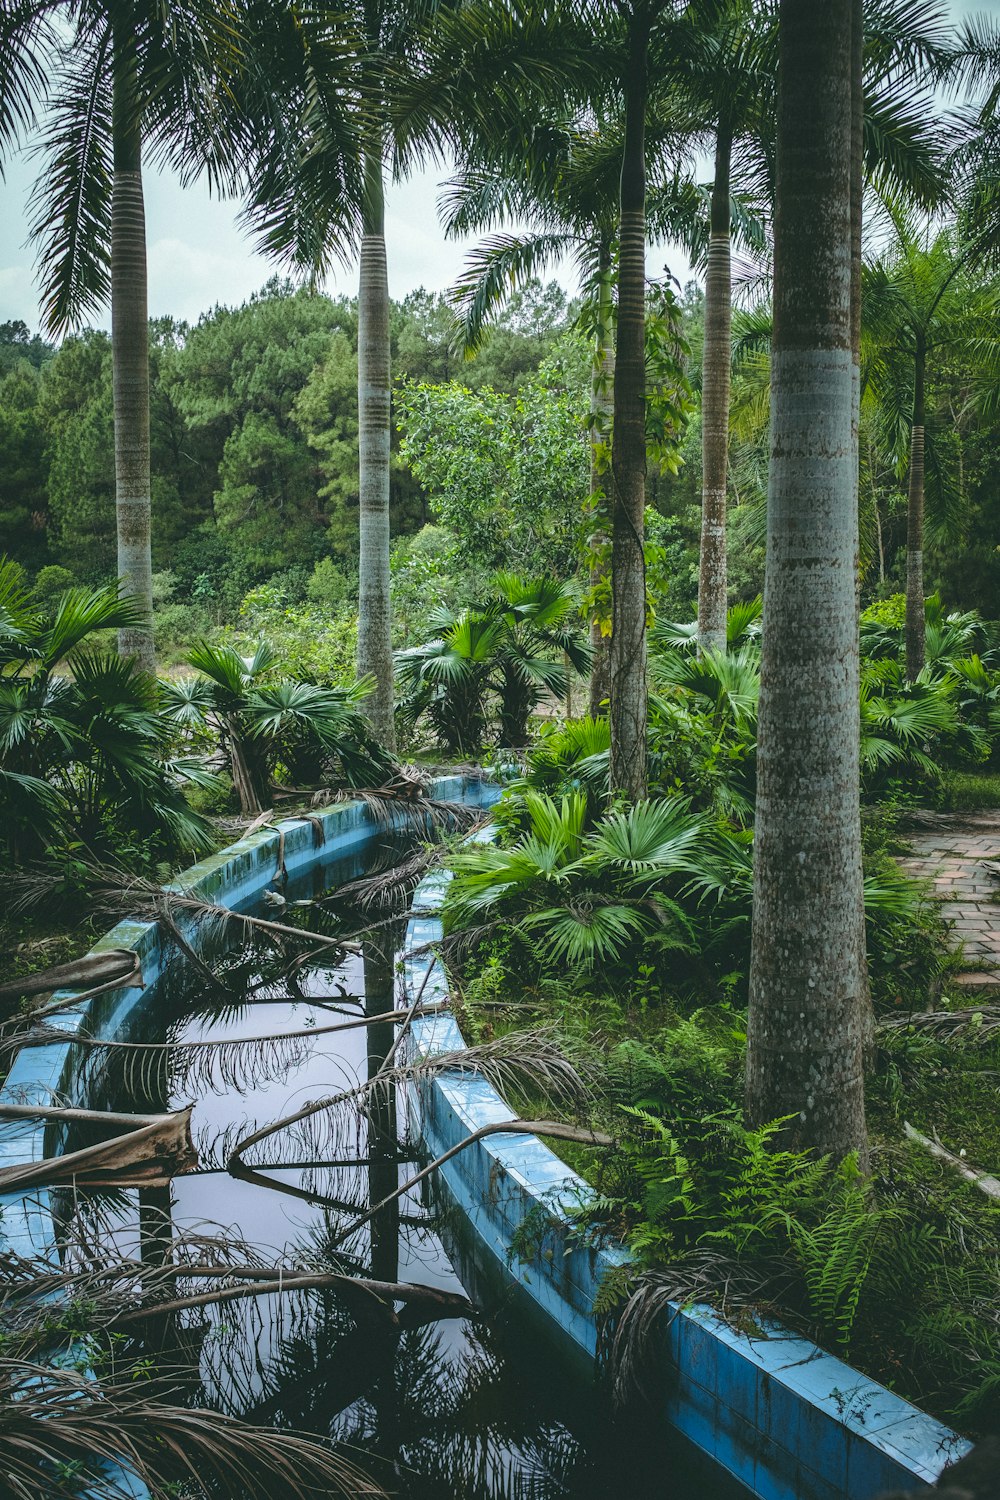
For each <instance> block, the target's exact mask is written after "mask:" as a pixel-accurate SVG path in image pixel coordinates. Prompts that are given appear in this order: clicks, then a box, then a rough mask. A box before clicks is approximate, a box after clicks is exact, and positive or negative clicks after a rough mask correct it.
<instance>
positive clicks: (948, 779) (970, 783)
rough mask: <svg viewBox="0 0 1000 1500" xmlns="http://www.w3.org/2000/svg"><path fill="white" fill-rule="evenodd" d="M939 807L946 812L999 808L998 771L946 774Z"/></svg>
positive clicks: (950, 772)
mask: <svg viewBox="0 0 1000 1500" xmlns="http://www.w3.org/2000/svg"><path fill="white" fill-rule="evenodd" d="M941 806H942V807H943V809H944V810H945V811H946V812H978V811H982V810H984V809H987V808H994V807H997V808H1000V770H983V771H949V772H947V774H946V776H945V781H944V790H943V799H942V803H941Z"/></svg>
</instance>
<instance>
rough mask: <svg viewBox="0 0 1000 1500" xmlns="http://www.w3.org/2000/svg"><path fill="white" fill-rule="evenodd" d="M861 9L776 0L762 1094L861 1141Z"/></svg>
mask: <svg viewBox="0 0 1000 1500" xmlns="http://www.w3.org/2000/svg"><path fill="white" fill-rule="evenodd" d="M854 21H855V16H854V4H853V0H829V3H828V4H826V5H824V6H821V7H816V6H815V5H813V4H812V3H811V0H781V5H780V12H779V55H780V62H779V104H778V118H777V209H776V217H775V322H774V342H773V368H772V419H771V420H772V438H771V471H770V489H769V497H768V547H767V572H766V582H765V596H764V631H763V643H762V667H761V692H760V708H759V740H758V795H757V821H756V835H755V851H754V905H753V925H752V955H751V967H750V1009H749V1019H748V1030H747V1112H748V1115H749V1117H750V1119H751V1120H753V1121H757V1122H759V1121H764V1120H773V1119H775V1118H778V1117H785V1116H790V1117H791V1119H790V1121H789V1126H788V1133H789V1135H790V1137H791V1138H793V1139H794V1140H797V1141H799V1142H800V1143H801V1144H803V1145H807V1146H812V1147H814V1148H815V1149H816V1150H818V1151H824V1152H826V1151H829V1152H832V1153H833V1154H835V1155H836V1156H838V1157H839V1156H842V1155H843V1154H844V1153H845V1152H848V1151H851V1150H855V1151H857V1152H858V1153H859V1155H860V1156H861V1157H862V1158H863V1157H864V1155H865V1153H866V1149H867V1135H866V1125H865V1105H864V1068H863V1052H864V1041H865V1036H866V1028H867V975H866V967H865V941H864V912H863V890H862V877H861V823H860V809H859V737H860V728H859V710H858V701H859V700H858V693H859V665H858V637H857V617H856V603H855V563H854V559H855V555H856V551H857V507H856V504H855V481H854V474H855V466H856V449H855V443H856V435H855V434H856V429H855V424H854V374H853V366H854V359H853V348H852V329H853V320H852V269H851V263H852V204H853V201H854V198H853V191H854V190H853V187H852V175H853V174H852V163H853V162H854V155H853V153H852V149H851V137H852V131H853V120H854V113H855V112H854V108H853V97H852V96H853V89H852V71H853V70H852V55H853V52H854V48H853V38H852V32H853V26H854Z"/></svg>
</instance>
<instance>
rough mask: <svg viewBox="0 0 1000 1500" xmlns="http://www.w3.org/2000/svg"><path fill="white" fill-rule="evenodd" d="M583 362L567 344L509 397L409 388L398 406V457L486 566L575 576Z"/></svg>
mask: <svg viewBox="0 0 1000 1500" xmlns="http://www.w3.org/2000/svg"><path fill="white" fill-rule="evenodd" d="M588 364H589V356H588V353H587V350H586V348H585V346H583V345H582V344H581V343H580V342H579V341H573V340H569V341H565V342H564V343H563V345H562V347H561V350H560V357H559V358H558V359H556V360H552V361H550V362H549V363H547V364H546V365H544V366H543V367H542V369H541V370H540V371H539V372H538V374H537V375H536V376H535V377H534V378H533V379H532V380H530V381H528V382H527V383H526V384H525V385H524V386H523V387H522V389H521V390H520V391H519V393H518V394H517V395H516V396H506V395H502V394H499V393H498V392H496V391H493V390H490V389H482V390H479V391H471V390H469V389H468V388H467V387H465V386H462V385H458V384H456V383H452V384H451V385H447V386H429V385H406V386H404V387H403V388H402V389H401V391H400V392H399V395H398V398H397V406H398V411H399V423H400V430H401V432H402V434H403V442H402V454H403V458H404V460H405V461H406V462H407V463H408V465H409V466H410V468H411V470H412V471H413V473H414V474H415V475H416V477H417V478H418V479H419V480H420V481H421V483H422V484H423V485H425V486H426V488H427V490H428V491H429V493H430V497H431V505H432V508H433V510H434V514H435V517H436V519H439V520H440V521H441V522H442V523H443V524H444V525H445V526H447V527H448V529H449V530H450V531H452V532H453V533H454V535H455V536H456V537H458V538H459V539H460V542H461V544H462V546H463V547H465V548H466V549H467V550H468V555H469V557H470V558H471V559H472V560H473V561H474V562H477V563H479V564H481V565H483V566H485V567H506V568H516V567H517V566H518V565H519V564H520V563H521V562H522V561H523V559H524V558H525V557H531V558H532V559H533V560H537V561H538V562H540V563H542V564H543V565H544V566H545V567H546V568H548V569H549V570H550V571H551V572H553V573H554V574H556V575H557V576H564V577H565V576H567V575H568V574H571V573H572V572H573V571H575V566H576V557H577V551H578V548H579V546H580V545H581V543H582V541H583V538H584V530H585V527H586V517H585V514H584V510H583V500H584V497H585V496H586V495H587V492H588V444H587V439H586V436H585V433H586V422H587V411H588V405H589V398H588V393H587V384H588V379H587V377H588V368H587V367H588Z"/></svg>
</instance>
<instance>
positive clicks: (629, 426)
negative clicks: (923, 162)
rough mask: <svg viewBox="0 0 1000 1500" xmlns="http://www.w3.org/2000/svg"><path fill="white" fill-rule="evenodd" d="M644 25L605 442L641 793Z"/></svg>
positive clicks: (629, 118)
mask: <svg viewBox="0 0 1000 1500" xmlns="http://www.w3.org/2000/svg"><path fill="white" fill-rule="evenodd" d="M648 40H649V22H648V19H647V18H646V17H645V16H641V17H638V18H633V20H632V23H631V27H630V35H629V59H628V70H627V73H626V76H625V143H624V148H623V150H622V175H621V198H620V219H619V234H618V245H619V250H618V257H619V259H618V330H617V348H616V352H615V407H614V431H613V434H612V445H611V502H612V510H611V691H610V698H609V719H610V729H611V778H610V779H611V791H612V794H614V793H615V792H623V793H624V794H625V796H626V797H631V798H633V799H638V798H641V797H645V795H646V715H647V687H646V559H645V553H644V550H643V530H644V524H645V508H646V327H645V323H646V222H645V221H646V162H645V112H646V89H647V76H646V73H647V55H646V54H647V46H648Z"/></svg>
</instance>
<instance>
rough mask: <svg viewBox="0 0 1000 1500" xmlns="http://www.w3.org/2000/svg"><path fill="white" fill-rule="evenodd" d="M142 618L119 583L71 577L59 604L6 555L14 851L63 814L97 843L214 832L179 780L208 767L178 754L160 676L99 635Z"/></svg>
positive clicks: (198, 837) (0, 708)
mask: <svg viewBox="0 0 1000 1500" xmlns="http://www.w3.org/2000/svg"><path fill="white" fill-rule="evenodd" d="M135 618H136V612H135V607H134V605H133V604H132V602H131V601H130V600H126V599H122V598H120V597H119V594H118V591H117V589H115V588H111V587H107V588H98V589H90V588H75V589H71V590H69V591H68V592H67V593H66V594H64V595H63V596H62V598H61V599H60V600H59V601H58V603H57V605H56V608H55V611H54V613H52V614H48V613H46V612H45V611H43V610H41V609H38V608H37V607H36V606H35V605H34V604H33V603H32V601H31V599H30V596H29V595H28V594H27V592H26V591H25V590H24V588H23V584H22V582H21V580H20V570H19V569H18V568H17V567H16V565H15V564H14V563H11V562H10V561H8V560H7V559H6V558H0V798H2V799H3V812H4V824H5V833H6V836H7V841H8V848H9V849H10V850H11V852H13V853H15V854H24V853H29V852H33V851H37V850H38V849H39V847H44V844H45V840H46V837H48V836H52V835H53V834H54V833H55V832H56V830H57V829H58V828H59V827H60V826H63V827H65V828H66V829H70V830H72V833H73V836H74V837H75V838H76V839H78V840H82V841H83V842H84V843H85V844H88V845H90V846H91V847H92V848H96V849H100V848H102V847H103V846H106V845H107V844H108V842H109V841H113V840H114V839H115V838H116V836H117V837H118V838H120V837H121V836H122V835H123V834H124V833H125V832H126V831H130V832H133V833H138V834H140V835H142V836H144V837H152V838H154V839H158V840H159V842H160V844H161V847H162V848H163V849H164V850H170V849H176V848H181V849H187V850H192V851H198V850H200V849H204V848H205V847H206V846H207V845H208V843H209V842H210V834H209V830H208V827H207V825H206V824H205V823H204V821H203V820H202V819H201V818H199V817H198V816H197V815H196V814H194V813H193V812H192V811H191V809H190V808H189V807H188V805H187V803H186V802H185V800H184V798H183V796H182V795H181V793H180V791H179V790H178V788H177V786H176V784H175V778H176V776H177V775H180V776H182V777H185V778H186V779H189V780H191V779H193V780H196V781H198V780H200V781H204V780H205V779H206V778H205V774H204V773H203V772H202V771H200V770H199V769H198V768H197V767H195V766H191V765H188V764H187V763H184V762H178V763H176V764H173V765H170V764H169V763H168V762H167V761H166V756H167V750H168V736H167V732H166V729H165V726H164V724H163V723H162V721H161V720H160V718H159V714H158V703H157V690H156V683H155V681H154V679H153V678H151V677H150V676H149V675H148V674H147V673H145V672H143V671H142V670H141V669H140V668H139V667H138V666H137V665H136V664H135V662H134V661H132V660H121V659H119V658H117V657H115V656H113V655H109V654H108V653H107V652H105V651H103V650H101V649H100V648H99V647H97V646H95V645H94V643H93V641H92V640H91V639H90V638H91V637H93V636H94V634H95V633H96V632H98V631H101V630H109V629H121V628H128V627H130V626H131V625H132V624H133V623H134V621H135ZM63 663H65V666H66V668H67V672H68V675H67V673H62V672H59V671H58V670H57V669H58V668H59V667H60V666H62V665H63Z"/></svg>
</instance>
